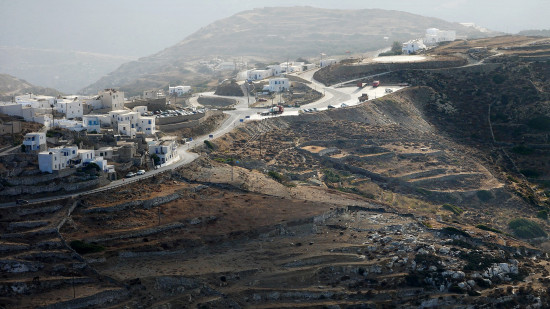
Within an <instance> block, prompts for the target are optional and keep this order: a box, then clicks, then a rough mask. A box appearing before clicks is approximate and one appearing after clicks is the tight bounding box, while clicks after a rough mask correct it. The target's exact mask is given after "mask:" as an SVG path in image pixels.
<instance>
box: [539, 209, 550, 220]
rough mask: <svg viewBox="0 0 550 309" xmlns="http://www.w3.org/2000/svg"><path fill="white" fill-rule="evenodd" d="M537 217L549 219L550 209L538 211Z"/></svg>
mask: <svg viewBox="0 0 550 309" xmlns="http://www.w3.org/2000/svg"><path fill="white" fill-rule="evenodd" d="M537 218H539V219H542V220H548V210H546V209H544V210H541V211H539V212H537Z"/></svg>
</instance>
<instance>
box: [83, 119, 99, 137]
mask: <svg viewBox="0 0 550 309" xmlns="http://www.w3.org/2000/svg"><path fill="white" fill-rule="evenodd" d="M82 126H83V127H84V129H86V130H87V131H88V133H91V132H94V131H95V132H96V133H100V132H101V119H100V116H99V115H85V116H83V117H82Z"/></svg>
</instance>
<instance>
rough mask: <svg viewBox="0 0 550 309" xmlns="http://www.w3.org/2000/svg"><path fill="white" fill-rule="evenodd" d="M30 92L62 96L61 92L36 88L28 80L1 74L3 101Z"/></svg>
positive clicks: (0, 90) (0, 84) (1, 96)
mask: <svg viewBox="0 0 550 309" xmlns="http://www.w3.org/2000/svg"><path fill="white" fill-rule="evenodd" d="M29 92H31V93H34V94H43V95H51V96H56V95H59V94H61V92H59V91H57V90H55V89H52V88H44V87H39V86H35V85H33V84H31V83H29V82H27V81H26V80H23V79H19V78H17V77H14V76H11V75H8V74H0V100H1V101H9V100H10V99H11V97H13V96H16V95H22V94H26V93H29Z"/></svg>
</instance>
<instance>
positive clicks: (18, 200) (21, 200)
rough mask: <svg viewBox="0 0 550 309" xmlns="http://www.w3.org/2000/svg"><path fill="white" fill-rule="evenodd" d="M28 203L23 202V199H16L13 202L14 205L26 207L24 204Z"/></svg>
mask: <svg viewBox="0 0 550 309" xmlns="http://www.w3.org/2000/svg"><path fill="white" fill-rule="evenodd" d="M28 203H29V201H27V200H23V199H17V200H15V204H16V205H26V204H28Z"/></svg>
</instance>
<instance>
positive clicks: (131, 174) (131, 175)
mask: <svg viewBox="0 0 550 309" xmlns="http://www.w3.org/2000/svg"><path fill="white" fill-rule="evenodd" d="M134 176H136V174H135V173H134V172H129V173H128V174H126V176H125V177H126V178H132V177H134Z"/></svg>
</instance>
